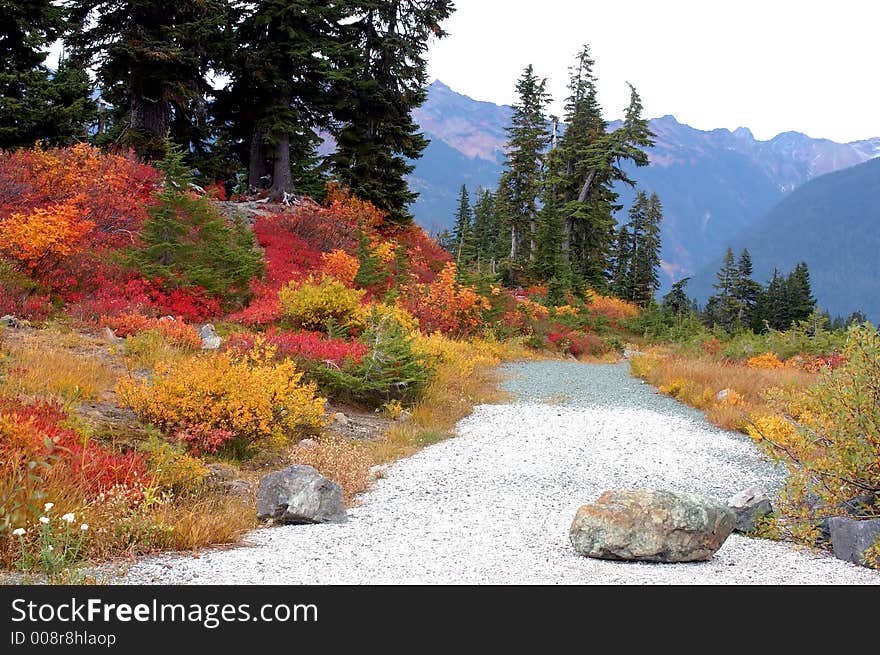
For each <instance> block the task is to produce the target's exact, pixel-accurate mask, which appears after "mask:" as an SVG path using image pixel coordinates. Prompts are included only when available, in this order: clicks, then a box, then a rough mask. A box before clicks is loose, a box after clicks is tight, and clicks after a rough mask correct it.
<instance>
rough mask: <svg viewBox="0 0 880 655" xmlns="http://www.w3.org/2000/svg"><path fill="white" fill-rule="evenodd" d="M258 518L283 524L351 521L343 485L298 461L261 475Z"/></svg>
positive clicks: (258, 492)
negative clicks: (346, 506)
mask: <svg viewBox="0 0 880 655" xmlns="http://www.w3.org/2000/svg"><path fill="white" fill-rule="evenodd" d="M257 518H258V519H260V520H264V519H269V518H272V519H276V520H279V521H281V522H282V523H295V524H296V523H342V522H345V521H347V520H348V515H347V514H346V511H345V504H344V502H343V499H342V487H340V486H339V484H337V483H336V482H334V481H333V480H330V479H328V478H325V477H324V476H323V475H321V474H320V473H318V472H317V471H316V470H315V469H313V468H312V467H311V466H304V465H302V464H294V465H293V466H289V467H287V468H286V469H284V470H282V471H274V472H273V473H268V474H266V475H264V476H263V477H262V478H260V486H259V487H258V488H257Z"/></svg>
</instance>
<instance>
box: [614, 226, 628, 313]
mask: <svg viewBox="0 0 880 655" xmlns="http://www.w3.org/2000/svg"><path fill="white" fill-rule="evenodd" d="M632 251H633V246H632V234H630V231H629V226H628V225H627V224H626V223H622V224H621V225H620V227H619V228H618V229H617V234H616V235H615V238H614V249H613V250H612V258H611V261H612V266H611V293H613V294H614V295H615V296H617V297H618V298H627V297H628V295H629V288H630V277H629V275H630V270H631V266H630V262H631V260H632Z"/></svg>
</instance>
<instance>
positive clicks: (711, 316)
mask: <svg viewBox="0 0 880 655" xmlns="http://www.w3.org/2000/svg"><path fill="white" fill-rule="evenodd" d="M716 278H717V282H716V283H715V284H713V285H712V286H713V287H714V288H715V289H716V290H717V291H718V293H717V294H715V295H714V296H712V297H711V298H709V300H708V301H707V303H706V319H707V322H709V323H710V324H714V325H717V326H719V327H721V328H722V329H723V330H725V331H727V332H730V331H732V330H733V328H734V326H735V325H736V322H737V320H738V319H739V316H740V309H741V305H740V302H739V300H738V298H737V286H738V285H737V282H738V279H739V270H738V268H737V265H736V260H735V258H734V256H733V249H731V248H729V247H728V248H727V253H726V254H725V255H724V262H723V264H722V265H721V269H720V270H719V271H718V273H717V274H716Z"/></svg>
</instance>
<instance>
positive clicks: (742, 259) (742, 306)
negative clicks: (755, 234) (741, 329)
mask: <svg viewBox="0 0 880 655" xmlns="http://www.w3.org/2000/svg"><path fill="white" fill-rule="evenodd" d="M736 269H737V275H736V285H735V286H736V288H735V295H736V300H737V302H738V303H739V313H738V314H737V320H738V321H739V322H740V324H741V325H743V326H752V325H753V320H752V314H754V312H755V306H756V305H757V302H758V294H759V293H760V291H761V285H760V284H758V283H757V282H755V281H754V280H753V279H752V256H751V255H750V254H749V250H748V248H743V251H742V253H740V256H739V261H738V262H737V265H736Z"/></svg>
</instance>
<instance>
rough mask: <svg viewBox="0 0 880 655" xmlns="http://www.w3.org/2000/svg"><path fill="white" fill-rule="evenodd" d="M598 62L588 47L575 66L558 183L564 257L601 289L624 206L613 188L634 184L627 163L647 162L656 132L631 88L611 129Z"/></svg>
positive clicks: (594, 286) (582, 52)
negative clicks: (621, 114)
mask: <svg viewBox="0 0 880 655" xmlns="http://www.w3.org/2000/svg"><path fill="white" fill-rule="evenodd" d="M593 66H594V62H593V60H592V58H591V57H590V53H589V48H588V47H586V46H585V47H584V48H583V49H582V50H581V52H580V53H579V54H578V57H577V63H576V65H575V66H574V67H573V68H572V75H571V80H570V83H569V90H570V94H569V97H568V99H567V101H566V114H565V121H566V123H567V125H568V127H567V129H566V131H565V134H564V135H563V137H562V139H561V140H560V144H559V149H560V151H561V156H562V158H563V160H564V161H565V165H564V177H563V179H562V180H560V181H558V182H556V183H558V184H560V186H561V188H562V196H561V197H562V201H561V204H562V206H563V209H562V212H563V216H564V219H563V245H562V250H563V258H564V259H565V260H567V261H568V263H569V265H570V266H571V268H572V270H573V271H574V272H576V273H577V274H578V275H579V276H580V277H581V278H582V279H583V280H584V281H585V282H586V283H587V284H589V285H590V286H592V287H593V288H595V289H597V290H600V291H602V290H605V289H606V288H607V286H608V280H607V277H606V271H607V270H608V269H609V259H610V256H611V251H612V249H613V245H614V238H615V220H614V216H613V213H614V211H615V210H616V209H618V208H619V206H618V205H617V204H616V201H617V194H616V193H615V191H614V189H613V186H614V184H615V183H617V182H622V183H624V184H628V185H632V184H633V181H632V180H631V179H630V178H629V177H628V176H627V175H626V173H625V172H624V170H623V165H624V164H626V163H627V162H629V163H634V164H635V165H637V166H645V165H647V163H648V156H647V154H646V153H645V152H644V149H645V148H647V147H650V146H651V145H653V140H652V137H653V134H652V133H651V131H650V129H649V128H648V122H647V120H646V119H644V118H642V115H641V113H642V104H641V99H640V98H639V95H638V93H637V92H636V90H635V88H633V87H632V86H630V103H629V106H628V107H627V109H626V115H625V118H624V123H623V125H622V126H621V127H620V128H619V129H617V130H615V131H614V132H613V133H610V134H609V133H607V125H606V123H605V121H604V119H603V118H602V112H601V107H600V106H599V103H598V100H597V95H596V79H595V76H594V75H593V72H592V71H593Z"/></svg>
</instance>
